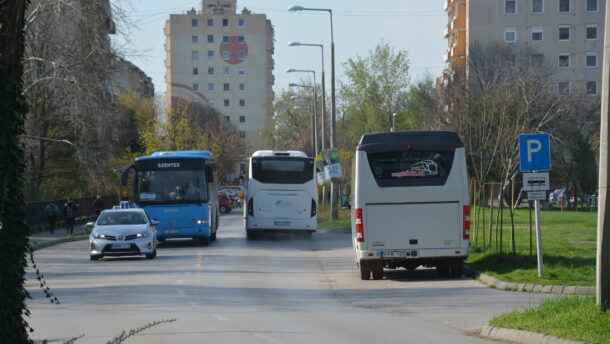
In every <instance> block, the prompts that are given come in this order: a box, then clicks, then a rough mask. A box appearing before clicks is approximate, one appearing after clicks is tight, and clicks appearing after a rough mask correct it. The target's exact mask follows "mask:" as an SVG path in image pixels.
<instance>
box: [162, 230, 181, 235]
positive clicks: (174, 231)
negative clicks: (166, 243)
mask: <svg viewBox="0 0 610 344" xmlns="http://www.w3.org/2000/svg"><path fill="white" fill-rule="evenodd" d="M163 233H165V234H176V233H180V230H179V229H166V230H164V231H163Z"/></svg>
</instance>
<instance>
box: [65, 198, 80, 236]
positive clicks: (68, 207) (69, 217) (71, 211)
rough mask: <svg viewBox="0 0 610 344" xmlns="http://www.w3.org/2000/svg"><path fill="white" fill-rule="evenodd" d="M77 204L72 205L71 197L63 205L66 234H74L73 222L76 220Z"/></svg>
mask: <svg viewBox="0 0 610 344" xmlns="http://www.w3.org/2000/svg"><path fill="white" fill-rule="evenodd" d="M77 210H78V204H76V203H74V201H73V200H72V197H70V198H68V202H67V203H66V204H64V218H65V219H66V233H67V234H73V233H74V221H75V220H76V211H77Z"/></svg>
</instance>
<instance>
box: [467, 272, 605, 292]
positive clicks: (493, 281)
mask: <svg viewBox="0 0 610 344" xmlns="http://www.w3.org/2000/svg"><path fill="white" fill-rule="evenodd" d="M464 272H465V273H466V274H468V275H469V276H472V277H474V278H476V279H478V280H479V281H481V282H482V283H483V284H485V285H487V286H489V287H492V288H495V289H500V290H510V291H521V292H528V293H547V294H565V295H595V287H576V286H563V285H543V284H525V283H510V282H504V281H501V280H499V279H497V278H495V277H491V276H489V275H486V274H484V273H482V272H478V271H475V270H472V269H471V268H469V267H464Z"/></svg>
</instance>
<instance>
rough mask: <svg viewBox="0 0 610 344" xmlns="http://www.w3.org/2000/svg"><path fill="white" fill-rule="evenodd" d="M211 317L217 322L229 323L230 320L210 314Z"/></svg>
mask: <svg viewBox="0 0 610 344" xmlns="http://www.w3.org/2000/svg"><path fill="white" fill-rule="evenodd" d="M210 316H211V317H212V318H214V319H216V320H220V321H229V318H225V317H223V316H222V315H216V314H210Z"/></svg>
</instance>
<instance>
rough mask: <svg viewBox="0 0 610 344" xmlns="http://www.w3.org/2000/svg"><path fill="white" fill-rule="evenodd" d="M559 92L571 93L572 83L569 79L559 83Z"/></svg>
mask: <svg viewBox="0 0 610 344" xmlns="http://www.w3.org/2000/svg"><path fill="white" fill-rule="evenodd" d="M557 92H559V94H568V93H570V83H569V82H567V81H560V82H559V83H558V84H557Z"/></svg>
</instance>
